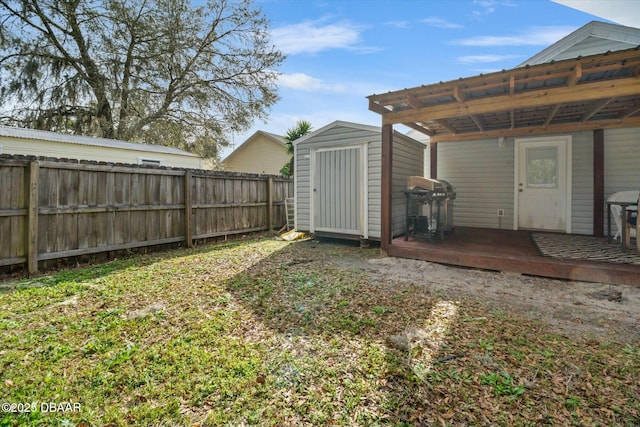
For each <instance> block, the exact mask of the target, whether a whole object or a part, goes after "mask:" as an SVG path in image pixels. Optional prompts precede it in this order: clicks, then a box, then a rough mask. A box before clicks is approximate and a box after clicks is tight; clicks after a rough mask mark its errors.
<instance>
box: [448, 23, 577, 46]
mask: <svg viewBox="0 0 640 427" xmlns="http://www.w3.org/2000/svg"><path fill="white" fill-rule="evenodd" d="M575 29H576V28H575V27H568V26H549V27H531V28H530V29H529V30H528V31H526V32H524V33H522V34H516V35H512V36H478V37H470V38H467V39H458V40H453V41H452V42H451V43H452V44H458V45H462V46H549V45H551V44H553V43H555V42H557V41H558V40H560V39H561V38H563V37H564V36H566V35H567V34H569V33H571V32H572V31H574V30H575Z"/></svg>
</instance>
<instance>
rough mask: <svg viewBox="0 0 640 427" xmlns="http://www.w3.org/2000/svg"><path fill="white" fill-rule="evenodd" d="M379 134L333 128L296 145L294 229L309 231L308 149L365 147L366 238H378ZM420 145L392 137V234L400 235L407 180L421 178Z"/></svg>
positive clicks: (379, 192)
mask: <svg viewBox="0 0 640 427" xmlns="http://www.w3.org/2000/svg"><path fill="white" fill-rule="evenodd" d="M381 138H382V134H381V132H370V131H366V130H363V129H355V128H350V127H345V126H337V127H335V128H331V129H328V130H326V131H324V132H322V133H321V134H318V135H315V136H312V137H310V138H309V139H307V140H306V141H303V142H302V143H300V144H297V145H296V154H295V156H296V162H297V165H296V168H295V171H294V173H295V180H296V207H297V211H296V228H297V229H298V230H300V231H309V230H310V228H311V215H312V213H311V211H310V205H311V188H310V181H311V179H310V178H311V150H312V149H320V148H331V147H340V146H345V145H358V144H363V143H366V144H367V164H366V169H367V174H368V175H367V184H368V185H367V191H368V204H367V207H368V224H369V227H368V229H369V238H370V239H379V238H380V236H381V206H382V199H381V196H382V195H381V189H382V139H381ZM423 155H424V146H423V145H422V144H420V143H418V142H417V141H413V140H411V139H408V138H403V137H401V136H399V135H394V143H393V182H392V186H393V190H392V191H393V194H392V199H393V201H392V203H393V212H392V221H393V222H392V224H393V227H392V229H393V233H394V235H399V234H401V233H403V232H404V224H405V206H406V205H405V198H404V194H403V193H402V191H403V190H405V189H406V185H407V177H408V176H411V175H423V171H424V169H423V168H424V159H423Z"/></svg>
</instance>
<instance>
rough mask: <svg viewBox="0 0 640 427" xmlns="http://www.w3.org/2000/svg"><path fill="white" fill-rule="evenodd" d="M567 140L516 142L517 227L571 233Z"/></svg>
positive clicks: (569, 141) (543, 139)
mask: <svg viewBox="0 0 640 427" xmlns="http://www.w3.org/2000/svg"><path fill="white" fill-rule="evenodd" d="M570 152H571V137H568V136H562V137H549V138H536V139H519V140H516V156H517V165H518V167H517V169H516V171H517V172H516V193H515V194H516V203H517V205H516V206H517V210H518V215H517V219H518V224H517V228H521V229H532V230H549V231H563V232H567V233H569V232H571V224H570V218H571V194H570V190H571V185H570V179H571V170H570V167H571V162H570V158H571V156H570Z"/></svg>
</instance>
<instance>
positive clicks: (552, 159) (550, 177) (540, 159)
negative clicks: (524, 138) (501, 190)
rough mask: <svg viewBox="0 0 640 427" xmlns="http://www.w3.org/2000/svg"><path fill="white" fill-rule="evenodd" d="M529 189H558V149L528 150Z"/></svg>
mask: <svg viewBox="0 0 640 427" xmlns="http://www.w3.org/2000/svg"><path fill="white" fill-rule="evenodd" d="M527 187H530V188H556V187H558V148H557V147H541V148H527Z"/></svg>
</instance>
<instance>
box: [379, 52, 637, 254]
mask: <svg viewBox="0 0 640 427" xmlns="http://www.w3.org/2000/svg"><path fill="white" fill-rule="evenodd" d="M368 99H369V109H370V110H371V111H374V112H376V113H378V114H380V115H381V116H382V233H381V234H382V235H381V248H382V250H383V251H384V252H387V250H388V247H389V245H390V244H391V164H392V158H391V156H392V147H391V144H392V141H391V136H392V133H393V125H395V124H402V125H405V126H407V127H409V128H411V129H415V130H417V131H420V132H422V133H424V134H426V135H429V137H430V141H431V144H430V150H431V176H432V177H437V144H438V143H445V142H453V141H469V140H481V139H486V138H499V137H514V136H527V135H528V136H533V135H536V136H539V135H544V134H559V133H570V132H581V131H585V130H592V131H593V142H594V144H593V147H594V148H593V150H594V234H595V235H599V236H602V234H603V229H604V225H603V222H604V220H603V218H604V132H603V131H604V129H608V128H623V127H624V128H627V127H639V126H640V46H639V47H637V48H634V49H629V50H624V51H618V52H607V53H604V54H599V55H593V56H588V57H582V58H577V59H571V60H563V61H558V62H551V63H545V64H540V65H533V66H525V67H520V68H514V69H511V70H504V71H500V72H496V73H491V74H486V75H479V76H474V77H468V78H460V79H458V80H453V81H449V82H441V83H435V84H430V85H423V86H419V87H414V88H411V89H403V90H398V91H393V92H388V93H385V94H380V95H371V96H369V97H368Z"/></svg>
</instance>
